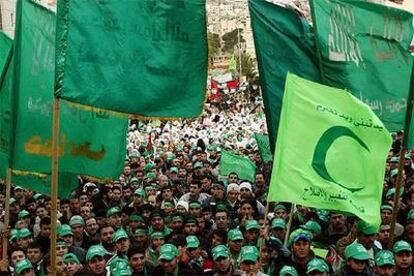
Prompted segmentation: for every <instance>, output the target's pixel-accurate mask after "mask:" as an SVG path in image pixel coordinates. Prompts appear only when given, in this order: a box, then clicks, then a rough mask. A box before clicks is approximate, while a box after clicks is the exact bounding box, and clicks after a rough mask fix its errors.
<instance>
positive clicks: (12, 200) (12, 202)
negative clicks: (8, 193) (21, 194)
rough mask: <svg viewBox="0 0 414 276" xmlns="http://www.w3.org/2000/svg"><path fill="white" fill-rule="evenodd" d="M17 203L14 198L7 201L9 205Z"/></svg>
mask: <svg viewBox="0 0 414 276" xmlns="http://www.w3.org/2000/svg"><path fill="white" fill-rule="evenodd" d="M16 202H17V200H16V199H15V198H14V197H11V198H10V199H9V205H13V204H14V203H16Z"/></svg>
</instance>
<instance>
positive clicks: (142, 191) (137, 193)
mask: <svg viewBox="0 0 414 276" xmlns="http://www.w3.org/2000/svg"><path fill="white" fill-rule="evenodd" d="M134 195H137V196H142V197H144V196H145V191H144V190H143V189H141V188H138V189H136V190H135V192H134Z"/></svg>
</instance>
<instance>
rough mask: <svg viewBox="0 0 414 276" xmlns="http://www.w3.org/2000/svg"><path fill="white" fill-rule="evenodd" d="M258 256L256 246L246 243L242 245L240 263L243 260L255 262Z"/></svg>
mask: <svg viewBox="0 0 414 276" xmlns="http://www.w3.org/2000/svg"><path fill="white" fill-rule="evenodd" d="M258 258H259V250H257V247H256V246H253V245H246V246H243V247H242V249H241V251H240V263H242V262H244V261H252V262H256V261H257V259H258Z"/></svg>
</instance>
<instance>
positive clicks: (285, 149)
mask: <svg viewBox="0 0 414 276" xmlns="http://www.w3.org/2000/svg"><path fill="white" fill-rule="evenodd" d="M391 143H392V139H391V135H390V133H389V132H388V131H387V129H386V128H385V127H384V125H383V123H382V122H381V121H380V120H379V118H378V117H377V116H376V115H375V114H374V112H373V111H372V110H371V109H370V108H369V106H368V105H366V104H364V103H363V102H361V101H360V100H358V99H357V98H355V97H354V96H352V95H351V94H350V93H348V92H346V91H344V90H340V89H336V88H331V87H328V86H324V85H321V84H318V83H314V82H311V81H308V80H305V79H302V78H299V77H297V76H295V75H291V74H289V75H288V77H287V80H286V86H285V94H284V98H283V107H282V114H281V120H280V125H279V134H278V139H277V145H276V152H275V159H274V166H273V173H272V178H271V184H270V190H269V195H268V200H269V201H284V202H292V203H297V204H300V205H304V206H309V207H314V208H321V209H328V210H335V211H343V212H349V213H352V214H355V215H356V216H358V217H359V218H361V219H363V220H364V221H366V222H367V223H370V224H372V225H375V226H379V225H380V222H381V219H380V205H381V196H382V189H383V181H384V173H385V162H386V158H387V154H388V151H389V149H390V146H391ZM367 202H369V204H367Z"/></svg>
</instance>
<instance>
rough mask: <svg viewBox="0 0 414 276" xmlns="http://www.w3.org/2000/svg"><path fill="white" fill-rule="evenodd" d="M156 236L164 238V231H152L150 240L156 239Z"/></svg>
mask: <svg viewBox="0 0 414 276" xmlns="http://www.w3.org/2000/svg"><path fill="white" fill-rule="evenodd" d="M156 238H165V237H164V233H162V232H160V231H156V232H153V233H152V234H151V240H153V239H156Z"/></svg>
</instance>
